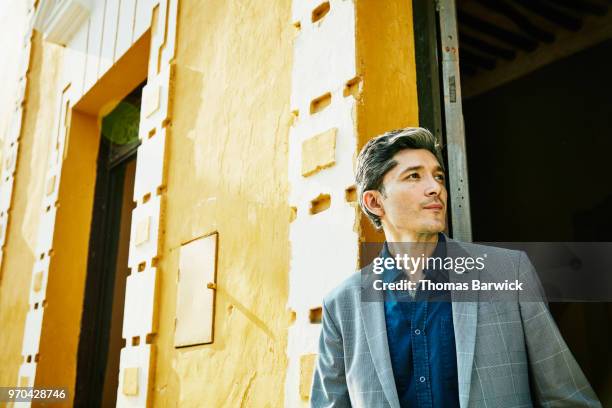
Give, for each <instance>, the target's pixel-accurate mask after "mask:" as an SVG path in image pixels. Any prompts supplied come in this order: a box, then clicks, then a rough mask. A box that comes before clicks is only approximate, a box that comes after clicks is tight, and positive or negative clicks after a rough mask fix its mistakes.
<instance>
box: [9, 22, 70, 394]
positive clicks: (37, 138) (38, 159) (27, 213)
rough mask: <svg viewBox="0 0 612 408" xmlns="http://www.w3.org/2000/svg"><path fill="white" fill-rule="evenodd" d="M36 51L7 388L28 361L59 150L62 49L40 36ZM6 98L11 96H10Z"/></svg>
mask: <svg viewBox="0 0 612 408" xmlns="http://www.w3.org/2000/svg"><path fill="white" fill-rule="evenodd" d="M7 32H9V31H7ZM32 48H33V54H32V59H31V69H30V73H29V74H28V90H27V94H26V105H25V115H24V117H23V125H22V126H23V127H22V133H21V141H20V152H19V157H18V161H17V172H16V176H15V180H16V181H15V187H14V192H13V205H12V207H11V213H10V214H11V217H10V224H9V228H8V230H7V241H6V247H5V252H4V264H3V267H2V280H1V281H0V328H1V329H0V385H4V386H7V385H16V381H17V372H18V369H19V365H20V364H21V359H22V357H21V346H22V340H23V328H24V323H25V316H26V312H27V309H28V298H29V292H30V283H31V276H32V273H31V271H32V267H33V265H34V261H35V257H36V254H35V250H36V239H37V232H38V227H39V220H40V214H41V207H42V198H43V193H44V189H45V186H44V180H45V171H46V168H47V160H48V156H49V152H50V151H51V147H52V144H53V141H52V135H53V131H52V128H53V124H54V123H55V120H56V115H57V104H56V100H57V97H56V96H57V94H58V93H59V92H60V91H61V90H60V89H59V69H60V65H61V58H62V54H63V52H62V49H61V48H60V47H58V46H55V45H51V44H49V43H44V45H43V42H42V41H41V38H40V35H36V37H35V39H34V43H33V45H32ZM15 58H17V57H15ZM11 59H12V58H11ZM5 65H10V64H5ZM6 83H7V85H10V84H11V81H9V80H7V81H6ZM2 95H3V96H4V95H5V94H4V91H3V92H2ZM3 113H4V112H3Z"/></svg>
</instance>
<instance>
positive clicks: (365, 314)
mask: <svg viewBox="0 0 612 408" xmlns="http://www.w3.org/2000/svg"><path fill="white" fill-rule="evenodd" d="M367 276H371V274H369V273H368V274H367ZM375 296H376V297H377V298H376V299H375V300H373V301H361V302H359V306H360V309H361V319H362V320H363V325H364V328H365V335H366V339H367V342H368V347H369V348H370V355H371V356H372V360H373V361H374V367H375V368H376V373H377V374H378V379H379V380H380V383H381V384H382V388H383V391H384V393H385V396H386V397H387V400H388V401H389V404H390V405H391V407H393V408H400V404H399V397H398V395H397V389H396V388H395V377H393V368H392V367H391V356H390V354H389V343H388V342H387V325H386V321H385V306H384V298H383V296H382V291H380V292H379V291H376V294H375Z"/></svg>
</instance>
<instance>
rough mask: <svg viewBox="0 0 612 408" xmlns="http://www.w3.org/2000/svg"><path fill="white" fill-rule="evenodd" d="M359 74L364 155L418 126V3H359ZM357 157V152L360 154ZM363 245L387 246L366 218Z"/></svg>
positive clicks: (360, 133)
mask: <svg viewBox="0 0 612 408" xmlns="http://www.w3.org/2000/svg"><path fill="white" fill-rule="evenodd" d="M355 5H356V37H357V39H356V40H357V41H356V44H357V46H356V49H357V51H356V53H357V72H358V73H359V75H360V76H361V78H362V81H363V89H362V91H361V95H360V97H359V103H358V105H357V134H358V141H357V143H358V150H360V149H361V147H363V145H365V144H366V143H367V141H368V140H370V139H371V138H373V137H375V136H378V135H380V134H382V133H384V132H386V131H389V130H392V129H397V128H402V127H407V126H418V124H419V110H418V98H417V79H416V61H415V53H414V33H413V24H412V2H411V1H406V0H385V1H378V0H357V1H356V2H355ZM356 154H357V152H356ZM360 217H361V220H360V227H361V233H360V239H362V240H364V241H368V242H377V241H382V240H384V237H383V235H382V233H378V232H376V230H375V229H374V227H373V226H372V224H371V223H370V221H369V219H368V218H367V217H366V216H365V215H364V214H363V213H361V212H360Z"/></svg>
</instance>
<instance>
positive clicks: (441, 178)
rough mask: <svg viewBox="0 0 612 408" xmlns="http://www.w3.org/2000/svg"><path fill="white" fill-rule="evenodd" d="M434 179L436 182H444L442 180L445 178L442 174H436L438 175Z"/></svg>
mask: <svg viewBox="0 0 612 408" xmlns="http://www.w3.org/2000/svg"><path fill="white" fill-rule="evenodd" d="M436 178H437V179H438V180H440V181H444V180H446V176H445V175H444V174H438V175H437V176H436Z"/></svg>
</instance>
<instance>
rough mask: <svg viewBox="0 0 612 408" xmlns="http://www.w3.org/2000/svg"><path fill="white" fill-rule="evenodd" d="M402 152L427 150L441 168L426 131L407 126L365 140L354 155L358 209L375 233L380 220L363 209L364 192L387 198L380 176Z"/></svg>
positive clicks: (438, 153)
mask: <svg viewBox="0 0 612 408" xmlns="http://www.w3.org/2000/svg"><path fill="white" fill-rule="evenodd" d="M405 149H426V150H429V151H430V152H431V153H432V154H433V155H434V156H435V157H436V158H437V159H438V162H439V163H440V167H442V169H444V160H443V159H442V151H441V149H440V145H439V144H438V141H437V140H436V138H435V136H434V135H432V134H431V132H430V131H429V130H427V129H424V128H420V127H407V128H403V129H396V130H391V131H389V132H387V133H384V134H382V135H380V136H377V137H375V138H373V139H371V140H370V141H368V143H366V145H365V146H364V147H363V149H361V152H360V153H359V156H357V169H356V174H355V180H356V186H357V197H358V199H359V206H360V207H361V209H362V210H363V212H364V213H365V214H366V215H367V216H368V218H369V219H370V221H372V224H374V226H375V227H376V229H378V230H380V229H381V228H382V224H381V222H380V218H379V217H378V216H377V215H376V214H373V213H371V212H370V211H369V210H368V209H367V208H366V206H365V205H364V203H363V193H364V192H365V191H368V190H378V191H380V193H381V194H382V195H383V197H386V196H385V189H384V185H383V182H382V181H383V177H384V176H385V174H387V172H388V171H389V170H391V169H392V168H394V167H395V166H396V165H397V161H395V160H394V159H393V156H395V154H396V153H397V152H399V151H401V150H405Z"/></svg>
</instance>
